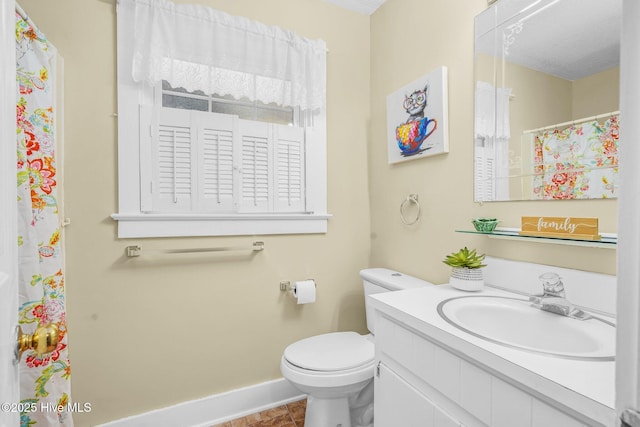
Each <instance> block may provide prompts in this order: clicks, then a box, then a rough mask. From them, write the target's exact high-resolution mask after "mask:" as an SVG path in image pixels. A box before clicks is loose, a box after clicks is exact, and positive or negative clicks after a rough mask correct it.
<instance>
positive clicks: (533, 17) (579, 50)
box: [498, 0, 622, 80]
mask: <svg viewBox="0 0 640 427" xmlns="http://www.w3.org/2000/svg"><path fill="white" fill-rule="evenodd" d="M499 4H500V2H498V5H499ZM525 9H528V10H526V11H524V12H523V13H522V15H521V16H519V17H518V19H515V18H512V19H510V20H509V21H507V22H506V23H504V24H503V25H502V26H501V28H503V29H506V27H508V26H509V25H512V24H514V23H516V22H518V21H519V22H521V23H522V25H523V28H522V31H521V32H520V33H518V34H514V37H515V39H514V41H513V43H512V44H511V46H510V49H509V54H508V56H507V58H506V60H507V61H509V62H513V63H516V64H519V65H522V66H525V67H527V68H531V69H534V70H537V71H541V72H544V73H546V74H551V75H554V76H556V77H562V78H564V79H567V80H577V79H580V78H583V77H586V76H590V75H592V74H595V73H598V72H601V71H604V70H606V69H609V68H612V67H614V66H617V65H619V64H620V35H621V34H620V31H621V29H620V17H621V16H622V1H621V0H553V1H549V0H544V1H543V0H537V1H532V4H531V5H530V6H528V7H527V8H525ZM559 28H561V33H562V34H563V37H562V38H558V37H557V34H558V31H557V29H559ZM585 29H588V30H585Z"/></svg>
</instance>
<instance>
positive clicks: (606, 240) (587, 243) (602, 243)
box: [456, 228, 618, 249]
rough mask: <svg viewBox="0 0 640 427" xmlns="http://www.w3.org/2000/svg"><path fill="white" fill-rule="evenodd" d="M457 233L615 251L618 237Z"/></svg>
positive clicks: (502, 230)
mask: <svg viewBox="0 0 640 427" xmlns="http://www.w3.org/2000/svg"><path fill="white" fill-rule="evenodd" d="M456 232H457V233H467V234H478V235H484V236H487V237H489V238H491V239H507V240H522V241H527V242H537V243H551V244H556V245H568V246H583V247H589V248H604V249H615V248H616V245H617V243H618V235H617V234H615V233H600V235H601V239H600V240H582V239H567V238H561V237H538V236H521V235H519V234H518V233H519V232H520V229H518V228H496V229H495V230H494V231H492V232H490V233H484V232H481V231H475V230H456Z"/></svg>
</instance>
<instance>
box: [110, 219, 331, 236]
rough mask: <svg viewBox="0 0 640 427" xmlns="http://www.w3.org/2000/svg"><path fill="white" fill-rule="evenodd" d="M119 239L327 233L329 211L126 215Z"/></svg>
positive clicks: (121, 220)
mask: <svg viewBox="0 0 640 427" xmlns="http://www.w3.org/2000/svg"><path fill="white" fill-rule="evenodd" d="M111 218H113V219H114V220H116V221H118V238H121V239H122V238H141V237H192V236H246V235H264V234H315V233H326V232H327V220H328V219H329V218H331V215H329V214H234V215H212V214H141V213H133V214H123V213H115V214H112V215H111Z"/></svg>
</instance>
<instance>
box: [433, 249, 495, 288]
mask: <svg viewBox="0 0 640 427" xmlns="http://www.w3.org/2000/svg"><path fill="white" fill-rule="evenodd" d="M484 257H485V255H484V254H482V255H479V254H478V253H477V252H476V250H475V249H472V250H470V249H468V248H467V247H466V246H465V247H464V248H462V249H460V250H459V251H458V252H454V253H452V254H450V255H447V257H446V258H445V259H444V260H442V262H444V263H445V264H447V265H448V266H450V267H451V277H450V279H449V284H450V285H451V286H453V287H454V288H456V289H460V290H463V291H479V290H481V289H482V288H483V287H484V277H483V275H482V267H486V264H483V263H482V261H484Z"/></svg>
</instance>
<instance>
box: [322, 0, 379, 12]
mask: <svg viewBox="0 0 640 427" xmlns="http://www.w3.org/2000/svg"><path fill="white" fill-rule="evenodd" d="M324 1H326V2H329V3H333V4H335V5H337V6H340V7H343V8H345V9H349V10H353V11H355V12H358V13H362V14H363V15H371V14H372V13H373V12H375V11H376V10H377V9H378V8H379V7H380V6H381V5H382V3H384V2H385V0H324Z"/></svg>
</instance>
